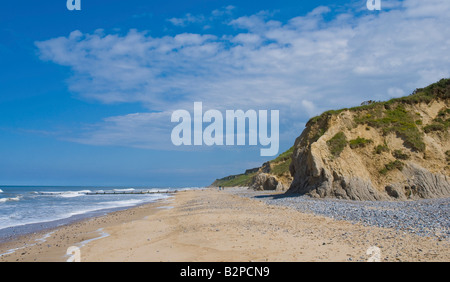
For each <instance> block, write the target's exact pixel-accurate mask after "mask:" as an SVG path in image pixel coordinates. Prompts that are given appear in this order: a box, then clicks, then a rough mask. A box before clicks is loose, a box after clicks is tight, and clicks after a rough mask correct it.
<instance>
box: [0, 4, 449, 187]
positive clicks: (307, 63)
mask: <svg viewBox="0 0 450 282" xmlns="http://www.w3.org/2000/svg"><path fill="white" fill-rule="evenodd" d="M81 3H82V10H81V11H68V10H67V9H66V6H65V1H63V0H58V1H56V0H53V1H30V0H24V1H4V3H2V7H1V8H0V65H1V68H0V112H1V114H0V185H125V186H138V185H139V186H202V185H208V184H210V183H211V182H212V181H213V180H214V179H215V178H220V177H223V176H226V175H229V174H236V173H241V172H243V171H244V170H245V169H247V168H252V167H256V166H259V165H261V164H262V163H263V162H265V161H267V160H269V159H270V158H268V157H261V156H260V154H259V149H260V148H259V147H255V146H252V147H249V146H245V147H239V146H234V147H230V146H228V147H226V146H222V147H207V146H202V147H197V148H192V147H175V146H173V145H172V144H171V142H170V131H171V129H172V128H173V126H174V124H171V123H170V113H171V112H173V111H174V110H176V109H180V108H181V109H186V110H189V111H192V107H193V103H194V102H196V101H201V102H203V105H204V108H205V109H218V110H220V111H225V110H227V109H230V110H236V109H242V110H248V109H254V110H260V109H261V110H263V109H275V110H279V111H280V153H282V152H283V151H284V150H286V149H288V148H289V147H290V146H292V145H293V143H294V141H295V138H296V137H297V136H298V135H300V133H301V131H302V130H303V127H304V125H305V123H306V121H307V120H308V119H309V118H310V117H312V116H314V115H317V114H320V113H321V112H323V111H325V110H328V109H333V108H340V107H349V106H355V105H359V104H360V103H361V102H362V101H365V100H368V99H372V100H385V99H389V98H392V97H398V96H403V95H407V94H409V93H411V92H412V90H414V89H415V88H417V87H423V86H426V85H427V84H429V83H432V82H435V81H437V80H439V79H441V78H443V77H449V76H450V75H449V74H450V50H449V47H450V29H449V28H448V26H450V17H448V15H449V14H450V2H449V1H446V0H430V1H419V0H404V1H401V0H381V3H382V10H381V11H369V10H367V9H366V1H357V0H353V1H352V0H342V1H299V0H297V1H258V2H255V1H219V0H203V1H172V0H166V1H142V0H140V1H138V0H131V1H96V0H89V1H87V0H84V1H83V0H81Z"/></svg>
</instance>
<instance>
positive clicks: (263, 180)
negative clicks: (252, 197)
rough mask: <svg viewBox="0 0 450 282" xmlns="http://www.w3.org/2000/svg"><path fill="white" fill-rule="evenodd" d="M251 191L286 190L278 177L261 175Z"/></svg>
mask: <svg viewBox="0 0 450 282" xmlns="http://www.w3.org/2000/svg"><path fill="white" fill-rule="evenodd" d="M250 189H253V190H258V191H263V190H277V191H281V190H284V186H283V184H282V183H281V182H280V181H278V179H277V177H276V176H274V175H270V174H267V173H259V174H257V175H256V176H255V177H254V179H253V183H252V185H251V186H250Z"/></svg>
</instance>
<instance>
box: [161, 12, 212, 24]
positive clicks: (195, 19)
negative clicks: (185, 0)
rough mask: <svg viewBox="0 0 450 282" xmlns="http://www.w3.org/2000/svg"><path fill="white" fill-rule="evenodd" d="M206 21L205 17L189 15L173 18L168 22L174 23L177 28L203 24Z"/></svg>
mask: <svg viewBox="0 0 450 282" xmlns="http://www.w3.org/2000/svg"><path fill="white" fill-rule="evenodd" d="M204 20H205V17H204V16H203V15H196V16H194V15H191V14H189V13H188V14H186V15H185V16H184V17H182V18H171V19H168V20H167V21H169V22H170V23H172V24H173V25H175V26H181V27H185V26H187V25H188V24H192V23H201V22H203V21H204Z"/></svg>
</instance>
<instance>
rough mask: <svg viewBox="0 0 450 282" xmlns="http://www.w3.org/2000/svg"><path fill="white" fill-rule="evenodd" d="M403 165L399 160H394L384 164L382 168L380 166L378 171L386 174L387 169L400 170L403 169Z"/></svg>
mask: <svg viewBox="0 0 450 282" xmlns="http://www.w3.org/2000/svg"><path fill="white" fill-rule="evenodd" d="M403 166H404V163H402V162H401V161H399V160H395V161H392V162H390V163H387V164H385V165H384V168H382V169H381V170H380V171H379V172H380V173H381V174H387V173H388V172H389V171H391V170H393V169H398V170H400V171H401V170H402V169H403Z"/></svg>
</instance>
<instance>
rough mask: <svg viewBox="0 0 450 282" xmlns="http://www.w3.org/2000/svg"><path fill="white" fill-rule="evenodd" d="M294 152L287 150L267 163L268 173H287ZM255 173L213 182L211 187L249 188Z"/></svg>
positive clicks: (278, 174) (292, 148)
mask: <svg viewBox="0 0 450 282" xmlns="http://www.w3.org/2000/svg"><path fill="white" fill-rule="evenodd" d="M292 152H294V146H292V147H291V148H289V150H287V151H286V152H284V153H282V154H280V155H279V156H278V157H276V158H275V159H273V160H271V161H269V163H270V166H271V169H270V171H269V173H271V174H274V175H276V176H281V175H283V174H286V173H289V165H290V164H291V156H292ZM256 174H257V172H252V173H243V174H238V175H230V176H227V177H224V178H221V179H217V180H216V181H214V183H213V184H211V186H216V187H218V186H223V187H236V186H249V185H250V184H251V183H252V180H253V177H254V176H255V175H256Z"/></svg>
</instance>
